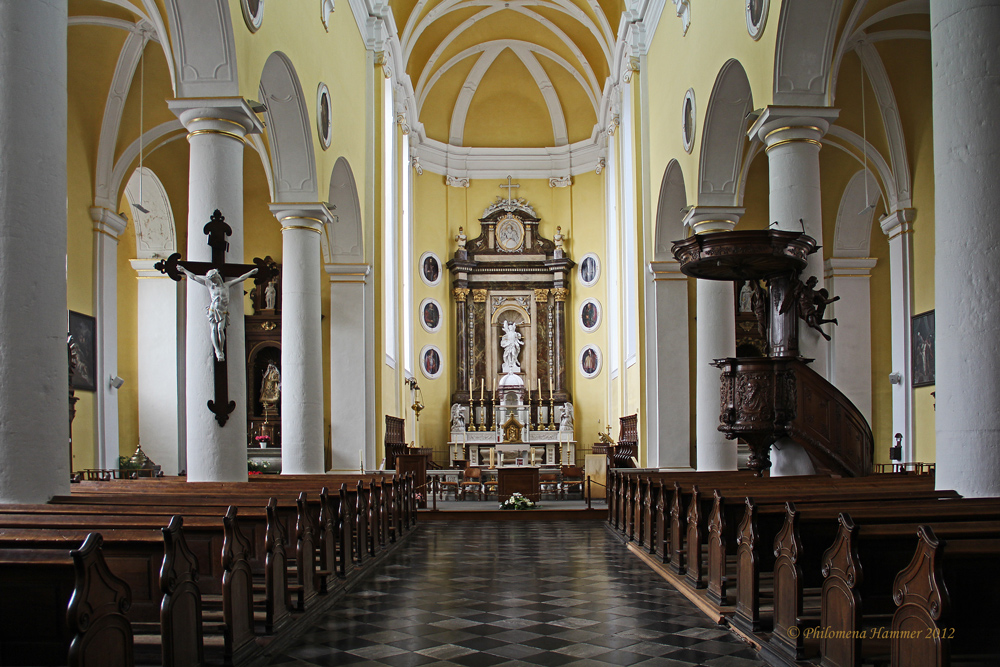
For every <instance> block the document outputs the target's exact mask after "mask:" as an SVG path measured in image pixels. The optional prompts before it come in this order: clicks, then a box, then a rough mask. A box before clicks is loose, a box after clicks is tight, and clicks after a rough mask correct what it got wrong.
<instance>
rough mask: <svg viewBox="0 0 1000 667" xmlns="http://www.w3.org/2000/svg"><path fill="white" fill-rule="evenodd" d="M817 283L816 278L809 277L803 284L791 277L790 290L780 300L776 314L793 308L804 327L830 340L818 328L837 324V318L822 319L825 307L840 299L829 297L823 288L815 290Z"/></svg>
mask: <svg viewBox="0 0 1000 667" xmlns="http://www.w3.org/2000/svg"><path fill="white" fill-rule="evenodd" d="M818 283H819V279H818V278H816V276H809V279H808V280H806V282H805V283H803V282H802V281H801V280H799V279H798V278H797V277H793V278H792V281H791V289H789V290H788V293H787V294H786V295H785V298H784V299H782V300H781V306H780V307H779V308H778V312H779V313H782V314H784V313H787V312H788V311H789V310H791V309H792V308H795V309H796V310H797V313H798V316H799V317H800V318H802V319H803V320H805V323H806V325H807V326H808V327H809V328H810V329H815V330H816V331H818V332H819V335H821V336H822V337H823V338H825V339H826V340H830V337H829V336H828V335H826V332H825V331H823V330H822V329H820V328H819V327H820V325H821V324H827V323H829V322H833V323H834V324H837V318H833V319H831V320H826V319H823V315H824V313H825V312H826V307H827V305H828V304H831V303H833V302H834V301H837V300H838V299H840V297H839V296H835V297H831V296H830V293H829V292H828V291H827V290H826V289H825V288H820V289H819V290H817V289H816V285H817V284H818Z"/></svg>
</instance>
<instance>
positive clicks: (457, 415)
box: [451, 403, 465, 431]
mask: <svg viewBox="0 0 1000 667" xmlns="http://www.w3.org/2000/svg"><path fill="white" fill-rule="evenodd" d="M451 430H452V431H464V430H465V413H464V412H462V406H461V405H459V404H458V403H452V405H451Z"/></svg>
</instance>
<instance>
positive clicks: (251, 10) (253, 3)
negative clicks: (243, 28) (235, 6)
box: [240, 0, 264, 32]
mask: <svg viewBox="0 0 1000 667" xmlns="http://www.w3.org/2000/svg"><path fill="white" fill-rule="evenodd" d="M240 9H242V10H243V22H244V23H246V24H247V30H249V31H250V32H257V31H258V30H260V26H261V24H262V23H263V22H264V0H241V2H240Z"/></svg>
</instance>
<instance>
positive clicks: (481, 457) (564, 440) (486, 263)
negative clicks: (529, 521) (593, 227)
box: [447, 177, 576, 467]
mask: <svg viewBox="0 0 1000 667" xmlns="http://www.w3.org/2000/svg"><path fill="white" fill-rule="evenodd" d="M517 187H519V186H518V185H516V184H513V183H512V182H511V179H510V177H508V178H507V183H506V184H504V185H502V186H501V188H503V189H506V190H507V196H506V198H504V197H497V198H496V201H494V202H493V203H492V204H490V205H489V206H488V207H487V208H486V210H485V211H484V213H483V217H482V218H480V219H479V226H480V229H479V235H478V236H477V237H475V238H473V239H468V237H467V236H466V235H465V233H464V230H463V229H462V228H459V234H458V236H457V237H456V239H455V240H456V243H457V247H456V250H455V254H454V256H453V257H452V258H451V259H450V260H449V261H448V263H447V267H448V269H449V271H450V272H451V276H452V295H453V297H454V301H455V319H454V321H455V322H456V330H455V336H456V339H455V341H456V344H455V350H456V356H457V359H456V363H455V364H454V365H453V367H454V368H455V373H456V377H455V381H456V382H455V387H456V390H455V392H454V393H453V394H452V396H451V403H452V407H451V437H450V439H449V443H448V444H449V451H450V454H451V459H452V460H455V461H466V462H467V463H468V464H469V465H473V466H479V465H487V464H490V465H491V467H492V465H500V466H503V465H517V464H521V465H535V464H548V465H552V464H560V463H561V464H563V465H569V464H573V463H575V460H576V451H575V445H576V442H575V436H574V429H573V403H572V396H571V395H570V393H569V391H568V389H567V381H566V375H567V350H566V300H567V298H568V296H569V272H570V270H571V269H572V268H573V266H574V262H573V261H572V260H571V259H570V258H569V257H567V256H566V252H565V249H564V247H563V239H562V234H561V233H560V230H559V229H557V231H556V234H555V236H554V238H552V239H547V238H544V237H543V236H541V234H539V232H538V223H539V222H540V220H539V218H538V217H537V215H536V214H535V211H534V208H533V207H532V206H531V205H530V204H529V203H528V202H527V201H526V200H525V199H523V198H517V197H514V196H513V195H512V191H513V190H514V189H515V188H517Z"/></svg>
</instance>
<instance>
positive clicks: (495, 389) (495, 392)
mask: <svg viewBox="0 0 1000 667" xmlns="http://www.w3.org/2000/svg"><path fill="white" fill-rule="evenodd" d="M496 396H497V379H496V378H493V398H494V400H495V399H496Z"/></svg>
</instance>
